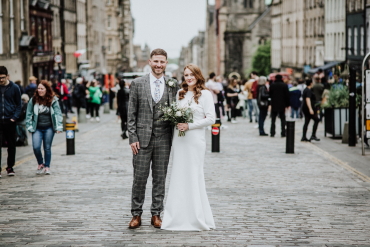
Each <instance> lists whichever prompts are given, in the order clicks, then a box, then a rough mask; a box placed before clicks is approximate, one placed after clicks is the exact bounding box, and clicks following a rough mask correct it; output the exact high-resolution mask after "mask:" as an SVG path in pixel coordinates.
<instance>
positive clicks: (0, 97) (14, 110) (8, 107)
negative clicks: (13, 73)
mask: <svg viewBox="0 0 370 247" xmlns="http://www.w3.org/2000/svg"><path fill="white" fill-rule="evenodd" d="M21 111H22V100H21V91H20V90H19V87H18V86H17V85H16V84H15V83H13V82H12V81H9V84H8V85H7V86H6V89H5V92H4V93H1V91H0V117H1V119H2V120H3V119H7V120H9V119H13V120H17V119H18V118H19V115H20V114H21Z"/></svg>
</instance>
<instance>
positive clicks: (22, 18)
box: [19, 0, 24, 31]
mask: <svg viewBox="0 0 370 247" xmlns="http://www.w3.org/2000/svg"><path fill="white" fill-rule="evenodd" d="M19 7H20V8H21V31H24V6H23V0H20V4H19Z"/></svg>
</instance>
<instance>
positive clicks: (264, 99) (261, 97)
mask: <svg viewBox="0 0 370 247" xmlns="http://www.w3.org/2000/svg"><path fill="white" fill-rule="evenodd" d="M269 98H270V94H269V92H268V91H267V87H266V86H265V85H259V86H258V89H257V104H258V107H259V108H263V107H264V108H267V107H268V106H269V102H268V99H269Z"/></svg>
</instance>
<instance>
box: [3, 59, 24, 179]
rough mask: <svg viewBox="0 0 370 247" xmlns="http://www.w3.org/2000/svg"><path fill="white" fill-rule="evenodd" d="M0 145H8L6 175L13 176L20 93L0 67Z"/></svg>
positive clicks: (20, 108) (5, 71)
mask: <svg viewBox="0 0 370 247" xmlns="http://www.w3.org/2000/svg"><path fill="white" fill-rule="evenodd" d="M0 91H1V94H0V119H1V120H0V143H3V140H5V141H6V142H7V144H8V160H7V165H8V166H7V168H6V171H7V174H8V176H14V175H15V173H14V169H13V166H14V164H15V152H16V121H17V119H18V118H19V116H20V114H21V110H22V102H21V91H20V90H19V87H18V86H17V85H16V84H15V83H13V82H12V81H10V80H9V74H8V70H7V68H6V67H5V66H0ZM1 158H2V152H1V148H0V177H1Z"/></svg>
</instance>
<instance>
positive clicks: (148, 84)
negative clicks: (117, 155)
mask: <svg viewBox="0 0 370 247" xmlns="http://www.w3.org/2000/svg"><path fill="white" fill-rule="evenodd" d="M167 63H168V62H167V53H166V51H164V50H162V49H155V50H153V51H152V53H151V54H150V59H149V65H150V67H151V68H152V71H151V72H150V73H149V74H148V75H145V76H143V77H140V78H137V79H135V80H134V81H132V83H131V90H130V99H129V107H128V132H129V142H130V145H131V149H132V153H133V154H134V155H133V167H134V181H133V186H132V196H131V214H132V216H133V217H132V220H131V222H130V224H129V228H130V229H135V228H138V227H140V225H141V214H142V213H143V204H144V199H145V187H146V183H147V179H148V176H149V171H150V165H151V169H152V178H153V189H152V205H151V208H150V210H151V213H152V219H151V224H152V225H153V226H154V227H156V228H160V227H161V224H162V220H161V218H160V213H161V212H162V211H163V199H164V193H165V182H166V174H167V166H168V161H169V156H170V151H171V140H172V128H171V125H170V124H169V122H165V121H160V118H161V117H162V116H163V113H161V111H160V110H159V107H160V106H162V105H164V104H165V103H167V104H171V103H172V102H173V101H175V100H176V93H177V89H178V88H177V85H174V86H173V87H170V86H168V85H167V83H166V81H167V80H168V79H169V78H166V77H165V75H164V71H165V69H166V66H167Z"/></svg>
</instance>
